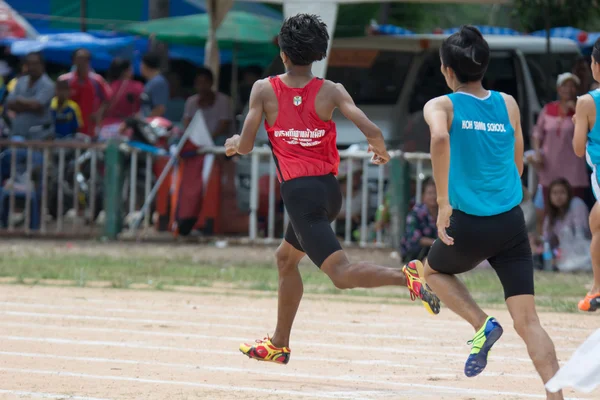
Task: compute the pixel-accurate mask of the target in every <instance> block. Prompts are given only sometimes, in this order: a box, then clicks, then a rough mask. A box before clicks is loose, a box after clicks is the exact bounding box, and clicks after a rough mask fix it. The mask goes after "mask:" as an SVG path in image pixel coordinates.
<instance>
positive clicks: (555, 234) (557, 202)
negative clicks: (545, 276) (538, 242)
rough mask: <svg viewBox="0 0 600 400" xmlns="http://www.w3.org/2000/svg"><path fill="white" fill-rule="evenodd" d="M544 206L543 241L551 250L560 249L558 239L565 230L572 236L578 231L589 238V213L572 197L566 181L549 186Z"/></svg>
mask: <svg viewBox="0 0 600 400" xmlns="http://www.w3.org/2000/svg"><path fill="white" fill-rule="evenodd" d="M546 204H547V207H546V218H545V219H544V229H543V231H544V240H545V241H548V242H549V243H550V245H551V246H552V248H558V247H560V243H559V237H560V235H561V231H562V230H563V229H565V228H570V229H571V230H572V233H573V234H575V233H576V232H577V231H578V230H580V231H582V232H583V233H584V235H585V236H588V237H589V234H590V233H589V232H590V228H589V222H588V218H589V214H590V213H589V211H588V208H587V206H586V205H585V203H584V202H583V200H581V199H580V198H578V197H574V196H573V189H572V188H571V185H570V184H569V182H568V181H567V180H566V179H564V178H558V179H556V180H554V181H553V182H552V183H551V184H550V187H549V196H548V198H547V199H546Z"/></svg>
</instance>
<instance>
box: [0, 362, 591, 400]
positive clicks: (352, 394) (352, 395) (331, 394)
mask: <svg viewBox="0 0 600 400" xmlns="http://www.w3.org/2000/svg"><path fill="white" fill-rule="evenodd" d="M0 371H6V372H16V373H22V374H38V375H53V376H59V377H72V378H83V379H96V380H111V381H126V382H139V383H151V384H162V385H173V386H188V387H197V388H203V389H211V390H218V391H225V392H254V393H263V394H265V393H266V394H279V395H282V394H285V395H290V396H297V397H316V398H334V399H352V400H358V399H360V398H361V397H357V395H358V396H374V397H388V396H391V395H394V396H395V397H396V398H397V396H398V395H399V394H401V393H392V392H391V391H389V390H386V391H383V390H378V391H375V390H371V391H366V390H365V391H363V390H352V391H313V392H301V391H296V390H282V389H264V388H254V387H244V386H232V385H219V384H210V383H199V382H187V381H169V380H161V379H146V378H132V377H123V376H109V375H93V374H83V373H76V372H66V371H48V370H37V369H22V368H0ZM395 385H397V386H399V387H406V388H412V389H426V390H435V391H436V393H440V392H446V393H460V394H472V395H485V396H502V397H503V398H506V397H507V396H517V397H523V398H534V399H545V398H546V395H541V394H528V393H518V392H504V391H496V390H485V389H469V388H462V387H454V386H444V385H429V384H420V383H403V382H395ZM569 400H588V399H579V398H571V399H569Z"/></svg>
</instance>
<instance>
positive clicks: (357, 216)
mask: <svg viewBox="0 0 600 400" xmlns="http://www.w3.org/2000/svg"><path fill="white" fill-rule="evenodd" d="M350 162H351V163H352V181H350V180H349V179H348V163H350ZM362 174H363V170H362V162H361V161H360V160H356V159H355V160H353V159H347V160H345V161H342V162H341V163H340V167H339V174H338V180H339V182H340V191H341V192H342V204H341V207H340V212H339V213H338V216H337V220H338V222H339V223H338V224H336V234H337V235H339V236H342V237H345V235H346V220H347V219H350V221H351V222H350V232H351V237H352V238H354V239H356V237H357V235H356V234H355V232H356V231H357V230H358V228H359V227H360V222H361V213H362V205H363V201H362ZM348 185H351V186H352V197H351V200H350V214H348V210H347V209H346V208H347V204H348V198H347V196H346V194H347V190H348Z"/></svg>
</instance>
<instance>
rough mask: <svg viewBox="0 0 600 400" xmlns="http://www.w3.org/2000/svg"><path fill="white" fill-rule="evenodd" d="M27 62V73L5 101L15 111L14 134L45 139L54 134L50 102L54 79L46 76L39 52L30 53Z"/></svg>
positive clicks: (27, 137) (52, 94)
mask: <svg viewBox="0 0 600 400" xmlns="http://www.w3.org/2000/svg"><path fill="white" fill-rule="evenodd" d="M25 62H26V64H27V74H26V75H25V76H22V77H20V78H19V80H18V81H17V84H16V86H15V88H14V90H13V91H12V92H11V93H10V94H9V95H8V98H7V100H6V105H7V108H8V110H10V111H12V112H14V113H15V117H14V119H13V120H12V129H11V135H12V136H21V137H24V138H25V139H28V140H36V139H38V140H39V139H44V138H45V137H47V136H50V135H51V134H52V133H53V127H52V117H51V115H50V103H51V101H52V98H53V97H54V82H53V81H52V79H50V77H49V76H48V75H46V72H45V67H44V59H43V58H42V55H41V54H40V53H30V54H28V55H27V56H26V57H25Z"/></svg>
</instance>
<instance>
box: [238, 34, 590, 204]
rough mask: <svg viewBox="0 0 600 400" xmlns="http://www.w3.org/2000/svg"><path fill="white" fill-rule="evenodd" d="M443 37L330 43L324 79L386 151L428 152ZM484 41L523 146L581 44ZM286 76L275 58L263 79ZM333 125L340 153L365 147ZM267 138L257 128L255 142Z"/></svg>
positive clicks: (350, 128)
mask: <svg viewBox="0 0 600 400" xmlns="http://www.w3.org/2000/svg"><path fill="white" fill-rule="evenodd" d="M446 37H448V35H433V34H432V35H413V36H367V37H359V38H343V39H334V40H333V43H332V48H331V54H330V55H329V57H328V68H327V75H326V77H327V79H329V80H332V81H334V82H339V83H341V84H343V85H344V86H345V87H346V89H347V90H348V92H349V93H350V94H351V95H352V97H353V98H354V101H355V102H356V104H357V105H358V106H359V107H360V108H361V109H362V110H363V111H364V112H365V113H366V114H367V116H368V117H369V118H371V120H373V121H374V122H375V123H376V124H377V125H378V126H379V127H380V128H381V129H382V131H383V135H384V137H385V139H386V142H387V143H388V145H389V147H390V148H393V149H402V150H404V151H411V152H412V151H422V152H429V132H428V129H427V126H426V125H425V122H424V120H423V117H422V110H423V106H424V105H425V103H426V102H427V101H428V100H430V99H432V98H434V97H436V96H440V95H443V94H445V93H449V89H448V88H447V86H446V83H445V81H444V78H443V76H442V74H441V72H440V58H439V48H440V45H441V43H442V41H443V40H444V39H445V38H446ZM485 39H486V40H487V42H488V43H489V46H490V49H491V57H492V59H491V62H490V65H489V68H488V71H487V73H486V76H485V78H484V85H485V87H486V88H488V89H492V90H498V91H502V92H505V93H508V94H511V95H513V96H514V97H515V99H516V100H517V102H518V104H519V106H520V108H521V114H522V125H523V134H524V137H525V146H526V148H527V147H529V145H528V143H529V137H530V134H531V131H532V128H533V126H534V124H535V121H536V119H537V115H538V114H539V112H540V110H541V108H542V106H543V105H544V104H545V103H547V102H549V101H552V100H554V99H555V97H556V84H555V82H556V76H557V75H558V74H559V73H562V72H565V71H570V70H571V68H572V66H573V64H574V62H575V60H576V59H577V58H578V57H580V54H581V53H580V51H579V47H578V46H577V44H576V43H575V42H573V41H571V40H568V39H554V38H553V39H551V42H550V46H551V51H552V53H551V58H549V57H548V56H547V43H546V39H545V38H539V37H531V36H495V35H486V36H485ZM549 60H552V61H551V63H550V61H549ZM283 72H284V68H283V65H282V63H281V59H280V58H279V56H277V57H276V58H275V59H274V60H273V63H272V65H271V66H270V67H269V68H268V69H267V71H266V74H265V75H266V76H269V75H277V74H280V73H283ZM334 121H335V123H336V125H337V128H338V147H339V148H340V149H345V148H347V147H349V146H350V145H353V144H364V145H365V146H366V140H365V138H364V136H363V135H362V133H361V132H360V131H359V130H358V129H357V128H356V127H354V125H353V124H352V123H350V122H349V121H348V120H346V119H345V118H344V117H343V116H342V115H341V114H340V113H339V112H336V113H335V114H334ZM267 141H268V139H267V134H266V132H265V130H264V128H263V127H262V126H261V129H260V131H259V133H258V136H257V145H260V144H261V143H267ZM246 163H249V159H247V158H246V159H244V160H243V161H241V162H240V165H239V166H238V169H237V171H238V178H239V179H238V189H239V191H238V198H239V199H240V206H242V207H244V209H247V202H248V194H247V193H249V175H248V171H250V168H249V165H245V164H246ZM426 169H427V168H426ZM267 171H268V166H261V175H262V174H263V173H264V174H266V173H267ZM244 192H246V193H244Z"/></svg>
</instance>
